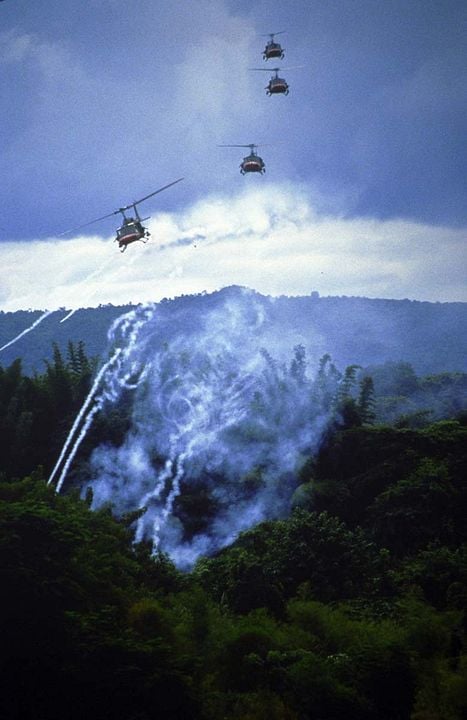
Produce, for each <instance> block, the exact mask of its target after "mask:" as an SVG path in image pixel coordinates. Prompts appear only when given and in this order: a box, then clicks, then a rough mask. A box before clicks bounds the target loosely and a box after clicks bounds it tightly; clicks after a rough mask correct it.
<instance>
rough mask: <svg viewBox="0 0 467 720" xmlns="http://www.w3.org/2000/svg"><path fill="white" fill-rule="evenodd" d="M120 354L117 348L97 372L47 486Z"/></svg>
mask: <svg viewBox="0 0 467 720" xmlns="http://www.w3.org/2000/svg"><path fill="white" fill-rule="evenodd" d="M120 352H121V349H120V348H118V350H117V351H116V352H115V354H114V355H113V356H112V357H111V358H110V360H109V361H108V362H106V363H105V365H103V366H102V367H101V369H100V370H99V372H98V373H97V375H96V377H95V380H94V382H93V384H92V387H91V389H90V391H89V393H88V395H87V397H86V399H85V401H84V403H83V405H82V407H81V409H80V411H79V413H78V415H77V416H76V419H75V421H74V423H73V425H72V427H71V430H70V432H69V433H68V437H67V438H66V440H65V444H64V445H63V448H62V451H61V453H60V455H59V458H58V460H57V462H56V463H55V467H54V468H53V470H52V472H51V473H50V477H49V479H48V481H47V485H50V483H51V482H52V480H53V479H54V477H55V475H56V474H57V472H58V469H59V467H60V465H61V464H62V461H63V459H64V457H65V455H66V452H67V450H68V448H69V446H70V444H71V442H72V440H73V436H74V435H75V433H76V431H77V429H78V427H79V425H80V423H81V421H82V419H83V417H84V414H85V412H86V410H87V409H88V407H89V405H90V403H91V402H92V399H93V397H94V395H95V394H96V392H97V388H98V387H99V384H100V382H101V380H102V378H103V376H104V375H105V373H106V372H107V370H108V369H109V367H110V366H111V365H112V363H113V362H115V360H116V358H117V357H118V354H119V353H120Z"/></svg>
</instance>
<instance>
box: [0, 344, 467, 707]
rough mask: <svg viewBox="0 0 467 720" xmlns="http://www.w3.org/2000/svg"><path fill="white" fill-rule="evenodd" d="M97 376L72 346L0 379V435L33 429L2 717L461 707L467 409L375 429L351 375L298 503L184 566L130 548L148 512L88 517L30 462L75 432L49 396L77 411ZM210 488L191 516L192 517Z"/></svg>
mask: <svg viewBox="0 0 467 720" xmlns="http://www.w3.org/2000/svg"><path fill="white" fill-rule="evenodd" d="M328 362H329V361H323V365H325V364H327V363H328ZM90 372H91V364H90V363H89V361H87V359H86V357H85V355H84V353H83V348H82V347H78V348H77V347H74V346H71V347H70V348H69V353H68V357H67V358H65V359H64V358H63V357H62V356H61V354H60V353H59V351H58V350H56V351H55V355H54V360H53V362H51V363H50V364H49V367H48V368H47V371H46V373H45V374H44V375H42V376H40V377H36V378H35V379H33V380H31V379H30V378H27V377H25V376H23V375H22V373H21V368H20V367H19V364H18V363H16V364H14V365H13V366H11V367H10V368H7V369H5V370H3V371H2V373H1V375H0V396H1V400H2V406H1V417H2V423H3V427H2V433H4V437H5V433H6V434H7V435H6V436H7V437H8V439H9V440H11V439H12V438H13V437H14V430H13V428H14V427H16V428H20V427H21V428H22V434H20V435H18V442H17V443H16V444H14V443H13V444H12V446H11V447H10V448H9V452H8V455H7V456H2V472H3V480H2V482H1V483H0V538H1V539H0V568H1V569H0V582H1V586H2V588H3V591H2V596H3V602H2V613H1V617H0V625H1V635H2V643H1V646H0V663H1V673H2V681H3V688H4V689H3V692H2V694H1V697H0V712H1V717H2V718H5V719H6V720H17V719H18V718H24V719H25V720H58V719H59V718H60V719H62V718H64V717H66V718H70V720H74V719H76V720H78V719H81V718H83V717H85V718H87V719H89V720H90V719H95V720H102V719H103V718H104V719H105V718H107V719H108V720H119V719H120V718H121V720H151V719H153V718H164V719H167V720H180V719H181V718H184V719H186V720H218V719H219V718H225V720H234V719H235V720H239V719H240V720H271V719H272V720H284V719H286V720H314V719H315V718H321V719H323V720H341V719H342V720H349V719H351V720H463V719H464V718H465V717H466V713H467V645H466V630H467V623H466V614H465V612H466V604H467V532H466V525H465V516H466V513H467V483H466V478H467V454H466V450H467V443H466V440H467V426H466V425H465V418H464V416H463V415H459V416H458V418H457V419H452V420H443V421H439V422H437V423H434V424H433V423H431V424H430V423H429V422H426V417H424V418H422V419H420V417H417V419H416V422H415V425H421V427H409V425H410V423H409V422H408V418H407V417H406V416H404V417H403V418H402V419H401V420H400V422H399V425H400V426H399V427H395V426H389V425H375V424H374V420H375V417H374V408H375V404H374V403H375V400H377V398H375V396H374V395H373V394H372V392H370V390H369V388H370V384H369V383H368V382H361V384H360V392H359V393H358V395H357V397H356V399H353V398H352V397H351V396H350V395H349V394H348V393H347V392H345V393H344V392H342V384H341V393H340V397H339V402H340V403H341V408H340V411H339V413H336V415H335V416H334V421H333V422H332V423H331V424H330V425H329V427H328V431H327V433H326V435H325V437H324V439H323V442H322V444H321V446H320V448H319V450H318V451H317V452H316V453H315V454H313V455H310V456H309V457H307V458H303V460H304V462H303V463H302V469H301V472H300V475H299V476H298V477H297V478H296V481H295V490H294V491H293V493H292V494H291V495H290V499H289V502H290V514H289V515H288V516H287V517H284V518H283V519H279V520H275V521H269V522H263V523H261V524H259V525H257V526H256V527H253V528H252V529H251V530H249V531H248V532H245V533H242V534H241V535H240V537H239V538H238V539H237V540H236V541H235V542H234V543H233V544H231V545H230V546H229V547H226V548H224V549H223V550H222V551H221V552H219V553H217V554H216V555H214V556H213V557H210V558H204V559H200V560H199V561H198V563H197V565H196V566H195V567H194V569H193V570H192V572H190V573H181V572H180V571H178V570H177V569H176V568H175V566H174V565H173V564H172V562H171V560H170V558H168V557H167V556H165V555H163V554H161V553H158V552H155V553H154V552H152V550H151V547H150V545H149V544H147V543H144V542H137V543H135V542H134V535H133V530H132V527H133V525H134V523H135V521H136V519H137V516H138V514H140V513H131V514H129V515H126V516H122V517H121V518H120V519H116V518H114V517H113V516H112V513H111V508H110V507H107V508H103V509H102V510H100V511H91V510H90V508H89V504H90V502H91V500H92V498H91V496H90V495H88V496H87V497H86V498H84V499H79V495H78V493H76V492H74V491H73V492H71V493H70V492H69V493H68V494H66V495H58V494H57V493H56V492H55V490H54V489H53V488H51V487H50V488H47V487H46V484H45V476H44V473H43V470H42V469H41V468H40V467H38V469H35V470H33V469H32V466H34V465H38V464H39V463H40V461H41V460H43V462H44V463H45V465H47V464H50V462H52V460H53V457H52V456H53V454H54V451H55V449H56V448H55V447H54V446H56V445H58V442H57V441H58V438H57V435H58V436H60V434H63V432H64V428H63V427H62V425H61V423H60V414H57V413H56V410H55V411H54V407H55V401H56V400H57V399H58V397H64V398H66V404H65V409H66V410H67V412H68V413H69V416H70V417H71V415H72V414H73V411H74V408H75V407H76V404H77V403H78V400H79V398H80V396H81V397H82V396H83V394H84V392H85V388H86V385H88V384H89V382H90ZM352 376H353V370H347V371H346V372H345V373H343V374H342V378H343V379H345V378H347V381H349V379H350V378H351V377H352ZM366 377H368V376H366ZM417 382H420V381H419V380H417ZM344 407H345V410H344ZM15 413H16V415H15ZM124 422H125V411H124V406H121V407H120V408H119V413H118V414H117V415H114V416H113V417H110V418H105V419H102V423H101V425H100V427H99V428H98V430H97V432H99V433H103V434H104V435H105V434H108V433H109V432H111V433H113V441H114V442H118V437H119V428H121V424H122V423H124ZM28 433H30V434H29V435H28ZM20 438H22V443H23V444H21V442H19V439H20ZM32 448H34V452H35V454H34V455H31V449H32ZM87 452H89V448H87V449H86V448H85V449H84V450H83V453H82V455H81V459H80V463H81V464H83V463H84V464H85V461H86V454H87ZM249 482H250V483H253V484H254V482H255V478H250V479H249ZM206 500H207V499H206V497H203V495H202V493H200V495H199V496H198V497H197V498H195V497H192V498H191V503H190V504H186V503H185V505H184V506H183V507H179V508H178V512H179V513H185V515H188V516H190V517H191V521H192V522H193V523H196V522H199V520H200V518H201V517H202V515H203V513H206V512H207V513H209V512H210V507H209V504H208V505H206Z"/></svg>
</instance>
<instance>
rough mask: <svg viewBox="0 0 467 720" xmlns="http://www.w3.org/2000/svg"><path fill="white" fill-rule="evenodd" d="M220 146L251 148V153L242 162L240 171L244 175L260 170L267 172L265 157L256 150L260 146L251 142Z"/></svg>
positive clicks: (262, 172) (260, 171)
mask: <svg viewBox="0 0 467 720" xmlns="http://www.w3.org/2000/svg"><path fill="white" fill-rule="evenodd" d="M218 147H247V148H250V154H249V155H247V156H246V157H244V158H243V160H242V162H241V163H240V172H241V173H242V175H245V174H246V173H251V172H259V173H261V174H262V175H264V173H265V172H266V166H265V164H264V162H263V159H262V158H260V156H259V155H258V154H257V153H256V152H255V148H257V147H259V146H258V145H254V144H253V143H250V145H218Z"/></svg>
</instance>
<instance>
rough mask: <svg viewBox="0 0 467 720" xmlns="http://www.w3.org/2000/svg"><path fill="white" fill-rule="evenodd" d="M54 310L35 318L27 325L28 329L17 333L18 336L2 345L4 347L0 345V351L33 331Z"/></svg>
mask: <svg viewBox="0 0 467 720" xmlns="http://www.w3.org/2000/svg"><path fill="white" fill-rule="evenodd" d="M53 312H54V311H53V310H46V311H45V312H44V313H43V314H42V315H40V316H39V317H38V318H37V320H35V321H34V322H33V323H32V324H31V325H30V326H29V327H27V328H26V330H23V331H22V332H20V333H19V335H16V337H14V338H13V339H12V340H10V341H9V342H7V343H5V344H4V345H2V347H0V352H2V350H6V348H8V347H10V346H11V345H14V344H15V342H18V340H20V339H21V338H22V337H24V336H25V335H27V333H29V332H31V330H34V328H36V327H37V326H38V325H39V323H41V322H42V321H43V320H45V318H46V317H48V316H49V315H51V314H52V313H53Z"/></svg>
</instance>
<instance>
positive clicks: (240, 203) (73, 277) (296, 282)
mask: <svg viewBox="0 0 467 720" xmlns="http://www.w3.org/2000/svg"><path fill="white" fill-rule="evenodd" d="M255 179H257V178H255ZM147 224H148V227H149V230H150V231H151V234H152V237H151V239H150V241H149V242H148V243H147V244H146V245H142V244H139V243H138V244H134V245H132V246H130V247H129V248H128V250H127V252H126V253H125V254H124V255H121V254H120V253H119V252H118V250H117V247H116V245H114V243H113V236H110V237H102V236H98V235H94V236H80V237H76V238H73V239H70V240H64V239H60V240H58V239H49V240H47V241H34V242H30V243H23V242H7V243H2V245H0V263H1V265H2V270H3V272H2V276H3V278H4V280H3V283H2V286H1V288H0V307H1V308H2V309H3V310H15V309H27V308H41V309H44V308H47V309H55V308H57V307H67V308H74V307H83V306H95V305H98V304H100V303H103V304H105V303H113V304H120V303H128V302H134V303H137V302H146V301H157V300H160V299H162V298H164V297H174V296H178V295H181V294H189V293H197V292H203V291H213V290H216V289H219V288H221V287H224V286H227V285H231V284H237V285H242V286H247V287H251V288H253V289H255V290H258V291H259V292H262V293H265V294H271V295H281V294H287V295H300V294H305V295H306V294H308V293H309V292H311V290H312V289H315V290H318V291H319V292H320V293H321V294H325V295H360V296H368V297H387V298H396V299H397V298H406V297H407V298H411V299H418V300H429V301H443V302H444V301H465V300H466V295H465V287H464V277H463V268H464V267H465V260H466V251H465V231H464V230H460V229H453V228H445V227H436V226H429V225H423V224H420V223H415V222H409V221H404V220H385V221H383V220H376V219H371V218H347V217H344V216H341V217H336V216H332V215H329V214H324V213H323V212H321V211H320V209H319V208H317V207H316V205H314V204H312V201H311V200H310V197H309V194H308V193H307V191H306V188H305V187H304V186H300V187H298V186H292V185H284V186H277V185H272V184H269V185H262V186H261V188H258V187H257V188H253V187H252V186H251V185H250V186H249V187H248V188H246V189H244V190H243V191H242V192H239V193H237V194H236V195H232V196H224V195H216V196H210V197H207V198H205V199H203V200H201V201H199V202H197V203H195V204H193V205H191V206H188V207H186V208H185V209H184V210H182V211H180V212H176V213H160V214H155V215H154V216H153V217H152V218H151V219H150V220H149V221H148V223H147Z"/></svg>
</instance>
